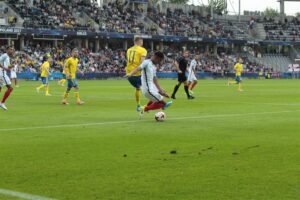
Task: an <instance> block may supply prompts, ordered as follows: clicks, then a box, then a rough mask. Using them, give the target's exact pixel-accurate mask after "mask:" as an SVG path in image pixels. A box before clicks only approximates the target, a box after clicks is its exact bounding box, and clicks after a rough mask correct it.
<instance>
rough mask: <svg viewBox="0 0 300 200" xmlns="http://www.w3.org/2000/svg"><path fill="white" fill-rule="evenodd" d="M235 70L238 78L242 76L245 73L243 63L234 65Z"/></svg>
mask: <svg viewBox="0 0 300 200" xmlns="http://www.w3.org/2000/svg"><path fill="white" fill-rule="evenodd" d="M234 69H235V75H236V76H241V75H242V72H243V64H241V63H236V64H235V65H234Z"/></svg>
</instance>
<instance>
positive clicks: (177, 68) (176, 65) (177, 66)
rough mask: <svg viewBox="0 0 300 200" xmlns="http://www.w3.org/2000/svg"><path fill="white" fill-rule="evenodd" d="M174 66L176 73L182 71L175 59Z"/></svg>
mask: <svg viewBox="0 0 300 200" xmlns="http://www.w3.org/2000/svg"><path fill="white" fill-rule="evenodd" d="M174 64H175V67H176V71H177V72H178V73H182V71H181V70H180V69H179V63H178V62H177V60H176V61H175V63H174Z"/></svg>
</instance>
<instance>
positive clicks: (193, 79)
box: [188, 54, 200, 95]
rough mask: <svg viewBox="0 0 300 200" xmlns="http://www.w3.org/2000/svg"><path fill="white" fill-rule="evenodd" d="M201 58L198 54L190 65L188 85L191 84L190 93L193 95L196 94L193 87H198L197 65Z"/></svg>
mask: <svg viewBox="0 0 300 200" xmlns="http://www.w3.org/2000/svg"><path fill="white" fill-rule="evenodd" d="M199 60H200V55H199V54H196V55H195V56H194V59H193V60H192V61H191V64H190V66H189V75H188V85H189V93H190V94H191V95H193V94H194V92H193V89H194V88H195V87H196V85H197V83H198V81H197V77H196V67H197V64H198V62H199Z"/></svg>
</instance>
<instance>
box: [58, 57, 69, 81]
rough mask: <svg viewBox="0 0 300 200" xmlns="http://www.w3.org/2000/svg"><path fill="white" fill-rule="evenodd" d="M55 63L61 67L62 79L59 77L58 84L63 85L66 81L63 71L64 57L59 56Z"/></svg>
mask: <svg viewBox="0 0 300 200" xmlns="http://www.w3.org/2000/svg"><path fill="white" fill-rule="evenodd" d="M57 64H58V65H59V66H60V67H61V69H60V70H61V74H62V79H60V80H59V81H58V85H60V86H65V83H66V81H67V77H66V71H65V68H64V59H63V58H61V59H59V60H58V61H57Z"/></svg>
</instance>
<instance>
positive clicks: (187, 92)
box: [183, 80, 194, 99]
mask: <svg viewBox="0 0 300 200" xmlns="http://www.w3.org/2000/svg"><path fill="white" fill-rule="evenodd" d="M183 84H184V91H185V93H186V96H187V98H188V99H194V97H193V96H192V95H190V92H189V86H188V82H187V81H186V80H185V81H184V82H183Z"/></svg>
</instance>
